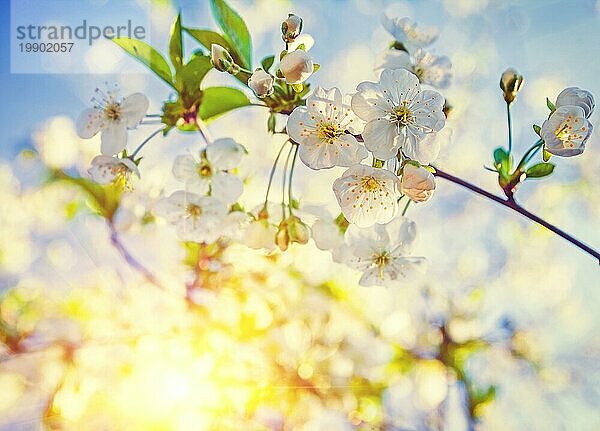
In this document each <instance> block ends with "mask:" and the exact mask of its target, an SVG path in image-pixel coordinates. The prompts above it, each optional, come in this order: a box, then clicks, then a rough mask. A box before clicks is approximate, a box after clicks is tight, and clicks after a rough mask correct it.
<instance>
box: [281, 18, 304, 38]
mask: <svg viewBox="0 0 600 431" xmlns="http://www.w3.org/2000/svg"><path fill="white" fill-rule="evenodd" d="M300 33H302V18H300V17H299V16H298V15H294V14H293V13H291V14H289V15H288V17H287V19H286V20H285V21H283V22H282V23H281V34H282V38H283V41H284V42H285V43H291V42H293V41H294V39H296V38H297V37H298V36H300Z"/></svg>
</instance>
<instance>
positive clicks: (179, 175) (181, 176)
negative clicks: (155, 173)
mask: <svg viewBox="0 0 600 431" xmlns="http://www.w3.org/2000/svg"><path fill="white" fill-rule="evenodd" d="M173 176H174V177H175V179H177V180H178V181H183V182H185V181H187V180H189V179H191V178H193V177H196V176H198V162H197V161H196V159H194V157H193V156H192V155H191V154H180V155H178V156H177V157H175V161H174V162H173Z"/></svg>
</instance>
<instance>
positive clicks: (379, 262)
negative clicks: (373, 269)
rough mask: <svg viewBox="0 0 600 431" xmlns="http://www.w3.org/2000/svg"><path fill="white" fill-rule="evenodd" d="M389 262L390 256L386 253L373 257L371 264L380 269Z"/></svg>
mask: <svg viewBox="0 0 600 431" xmlns="http://www.w3.org/2000/svg"><path fill="white" fill-rule="evenodd" d="M389 260H390V255H389V253H388V252H386V251H384V252H382V253H380V254H376V255H375V256H373V263H375V266H377V267H378V268H382V267H384V266H386V265H387V263H388V262H389Z"/></svg>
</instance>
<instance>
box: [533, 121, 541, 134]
mask: <svg viewBox="0 0 600 431" xmlns="http://www.w3.org/2000/svg"><path fill="white" fill-rule="evenodd" d="M533 131H534V132H535V133H536V134H537V135H538V136H541V133H542V128H541V127H540V126H538V125H537V124H534V125H533Z"/></svg>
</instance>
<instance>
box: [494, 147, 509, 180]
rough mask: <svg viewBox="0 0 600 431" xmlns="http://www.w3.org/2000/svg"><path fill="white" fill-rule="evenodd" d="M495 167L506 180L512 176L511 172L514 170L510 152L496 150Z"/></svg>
mask: <svg viewBox="0 0 600 431" xmlns="http://www.w3.org/2000/svg"><path fill="white" fill-rule="evenodd" d="M494 167H495V168H496V170H497V171H498V173H499V174H500V175H501V176H503V177H504V178H508V177H509V176H510V170H511V168H512V158H511V156H510V155H509V154H508V152H507V151H506V150H505V149H504V148H502V147H499V148H496V149H495V150H494Z"/></svg>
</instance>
